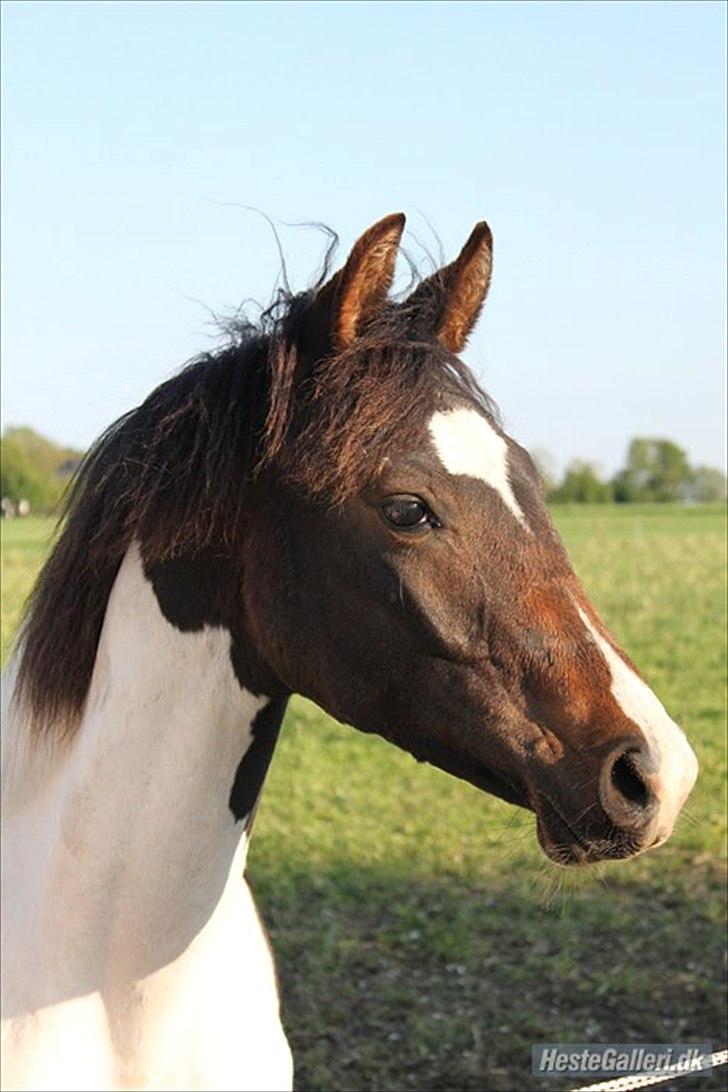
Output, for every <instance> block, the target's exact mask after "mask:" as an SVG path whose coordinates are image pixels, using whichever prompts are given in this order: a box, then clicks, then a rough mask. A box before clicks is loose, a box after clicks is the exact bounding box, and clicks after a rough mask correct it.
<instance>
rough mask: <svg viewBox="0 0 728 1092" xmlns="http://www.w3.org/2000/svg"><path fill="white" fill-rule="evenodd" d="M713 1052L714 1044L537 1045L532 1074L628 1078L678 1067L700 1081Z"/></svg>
mask: <svg viewBox="0 0 728 1092" xmlns="http://www.w3.org/2000/svg"><path fill="white" fill-rule="evenodd" d="M712 1050H713V1047H712V1045H711V1044H710V1043H535V1044H534V1045H533V1047H532V1048H531V1072H532V1073H533V1074H534V1076H536V1077H563V1076H564V1074H567V1075H568V1076H569V1077H624V1076H626V1075H627V1074H629V1075H632V1076H634V1075H637V1074H640V1075H641V1074H646V1073H653V1074H658V1073H661V1072H663V1071H664V1070H666V1069H671V1068H672V1067H675V1069H676V1070H679V1071H681V1072H683V1073H691V1072H695V1076H696V1077H697V1076H700V1075H701V1074H700V1070H699V1067H700V1064H701V1061H702V1059H703V1058H706V1057H707V1056H708V1055H709V1054H711V1053H712ZM707 1072H708V1071H706V1070H704V1071H703V1073H707Z"/></svg>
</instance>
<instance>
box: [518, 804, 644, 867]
mask: <svg viewBox="0 0 728 1092" xmlns="http://www.w3.org/2000/svg"><path fill="white" fill-rule="evenodd" d="M533 810H534V812H535V813H536V834H537V837H538V843H539V845H540V846H541V849H542V850H543V851H544V853H545V854H546V856H547V857H548V858H549V859H550V860H552V861H554V862H555V863H556V864H559V865H565V866H570V865H577V866H578V865H587V864H594V863H595V862H597V861H606V860H611V861H615V860H621V859H623V858H625V857H633V856H634V855H635V854H636V853H639V852H640V850H641V849H642V848H643V847H642V846H641V845H640V843H639V840H638V839H635V838H633V837H631V836H630V835H629V834H625V833H624V832H618V831H616V830H614V828H613V830H614V833H613V835H612V837H609V838H594V837H587V836H586V835H584V834H579V833H578V832H577V831H576V830H575V829H574V827H573V826H572V825H571V824H570V823H569V822H568V821H567V820H566V819H565V818H564V816H563V815H562V814H561V812H560V811H559V809H558V808H557V807H556V806H555V805H554V804H553V803H552V802H551V801H550V800H549V799H547V798H546V797H545V796H543V795H542V794H541V793H538V794H536V801H535V803H534V805H533Z"/></svg>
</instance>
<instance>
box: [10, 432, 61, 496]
mask: <svg viewBox="0 0 728 1092" xmlns="http://www.w3.org/2000/svg"><path fill="white" fill-rule="evenodd" d="M58 493H59V488H58V484H57V483H56V482H54V481H53V479H52V478H50V477H49V476H48V475H46V474H42V473H39V472H38V471H37V470H36V468H35V467H34V466H33V464H32V463H31V461H30V459H29V458H28V456H27V455H26V454H25V452H24V451H23V449H22V448H21V447H20V446H19V445H18V444H17V443H16V442H15V441H14V440H12V439H9V438H8V437H6V436H4V437H3V438H2V440H0V495H2V496H3V497H8V498H9V499H10V500H11V501H12V502H13V504H15V505H17V504H18V502H19V501H21V500H27V501H29V502H30V505H31V508H33V509H43V508H50V507H51V506H52V505H53V504H54V503H55V501H56V499H57V497H58Z"/></svg>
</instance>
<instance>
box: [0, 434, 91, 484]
mask: <svg viewBox="0 0 728 1092" xmlns="http://www.w3.org/2000/svg"><path fill="white" fill-rule="evenodd" d="M3 436H4V437H5V439H6V440H12V441H13V443H15V444H16V445H17V446H18V447H19V448H20V449H21V451H23V453H24V454H25V456H26V458H27V459H28V462H29V463H30V465H31V466H32V467H33V469H34V470H35V471H36V473H38V474H47V475H50V476H55V475H59V476H60V477H64V476H65V477H68V473H67V471H66V469H65V468H66V467H69V466H76V465H77V464H78V463H79V461H80V460H81V458H82V457H83V452H82V451H78V450H77V449H76V448H73V447H64V446H63V445H62V444H57V443H55V442H54V441H53V440H49V439H48V438H47V437H46V436H41V434H40V433H39V432H36V431H35V429H32V428H29V427H28V426H27V425H8V427H7V428H6V429H5V431H4V433H3Z"/></svg>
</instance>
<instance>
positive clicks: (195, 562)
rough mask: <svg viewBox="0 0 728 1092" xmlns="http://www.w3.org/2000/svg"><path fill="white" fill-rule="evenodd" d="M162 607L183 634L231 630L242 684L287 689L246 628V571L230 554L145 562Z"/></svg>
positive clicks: (259, 690)
mask: <svg viewBox="0 0 728 1092" xmlns="http://www.w3.org/2000/svg"><path fill="white" fill-rule="evenodd" d="M144 572H145V576H146V578H147V580H149V581H150V583H151V585H152V588H153V589H154V594H155V596H156V599H157V602H158V604H159V609H160V610H161V612H162V614H163V615H164V617H165V618H166V619H167V621H168V622H169V623H170V624H171V625H173V626H174V627H175V628H176V629H178V630H180V632H181V633H198V632H199V631H200V630H201V629H203V627H204V626H206V625H207V626H221V627H223V628H224V629H226V630H227V631H228V632H229V634H230V662H231V664H232V668H233V671H234V672H235V677H236V678H237V680H238V682H239V684H240V686H241V687H243V688H244V689H246V690H249V691H250V692H251V693H252V694H267V695H269V696H270V697H275V698H277V697H278V696H279V695H282V694H283V693H284V692H285V691H284V688H283V687H282V686H281V683H280V681H279V680H278V679H277V678H276V676H275V675H274V674H273V672H271V671H270V669H269V668H268V667H267V665H266V664H265V663H264V662H263V660H262V659H261V657H260V656H259V655H258V653H257V651H256V649H255V648H254V647H253V644H252V643H251V641H250V640H249V638H248V635H247V633H246V632H245V611H244V604H243V593H242V579H243V577H242V569H241V566H240V565H239V564H238V563H236V562H235V561H234V560H233V559H232V558H224V557H207V556H201V557H195V558H185V557H178V558H174V559H172V560H169V561H155V562H152V563H151V564H145V566H144Z"/></svg>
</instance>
